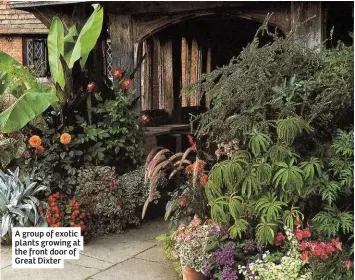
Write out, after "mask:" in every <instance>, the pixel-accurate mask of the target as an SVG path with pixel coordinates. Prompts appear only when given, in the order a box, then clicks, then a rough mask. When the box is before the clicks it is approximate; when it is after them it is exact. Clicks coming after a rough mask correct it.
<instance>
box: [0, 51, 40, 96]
mask: <svg viewBox="0 0 355 280" xmlns="http://www.w3.org/2000/svg"><path fill="white" fill-rule="evenodd" d="M0 73H1V75H0V96H1V95H2V94H3V93H4V92H5V91H7V92H9V93H12V94H14V95H15V96H19V95H21V94H22V90H21V89H30V88H34V87H36V84H37V82H36V79H35V77H34V76H33V75H32V74H31V73H30V72H28V71H27V69H26V67H24V66H23V65H22V64H20V63H19V62H18V61H17V60H16V59H14V58H13V57H11V56H10V55H8V54H7V53H4V52H0ZM4 73H6V74H4ZM18 77H20V78H18ZM15 78H17V79H15ZM16 92H18V94H15V93H16Z"/></svg>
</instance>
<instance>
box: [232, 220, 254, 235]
mask: <svg viewBox="0 0 355 280" xmlns="http://www.w3.org/2000/svg"><path fill="white" fill-rule="evenodd" d="M248 225H249V224H248V222H247V221H246V220H244V219H237V220H235V221H234V225H232V226H231V227H230V228H229V229H228V231H229V233H230V236H231V238H240V239H241V238H242V234H243V233H244V232H246V230H247V228H248Z"/></svg>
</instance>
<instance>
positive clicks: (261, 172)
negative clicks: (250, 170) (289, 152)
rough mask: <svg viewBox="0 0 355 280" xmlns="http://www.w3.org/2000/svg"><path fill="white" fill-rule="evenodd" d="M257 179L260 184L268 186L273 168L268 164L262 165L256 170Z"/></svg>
mask: <svg viewBox="0 0 355 280" xmlns="http://www.w3.org/2000/svg"><path fill="white" fill-rule="evenodd" d="M256 175H257V179H258V181H259V183H260V184H262V185H266V184H268V183H269V182H270V180H271V176H272V168H271V165H270V164H268V163H261V164H259V165H258V167H257V169H256Z"/></svg>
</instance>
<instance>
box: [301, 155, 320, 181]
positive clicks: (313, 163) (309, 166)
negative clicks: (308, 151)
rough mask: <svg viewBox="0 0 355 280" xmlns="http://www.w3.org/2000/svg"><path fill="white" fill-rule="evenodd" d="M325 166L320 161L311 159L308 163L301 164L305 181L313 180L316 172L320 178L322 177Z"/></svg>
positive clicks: (314, 158)
mask: <svg viewBox="0 0 355 280" xmlns="http://www.w3.org/2000/svg"><path fill="white" fill-rule="evenodd" d="M322 167H323V164H322V162H321V161H320V159H318V158H316V157H311V158H310V159H309V160H308V161H304V162H301V163H300V168H301V169H302V170H303V175H304V179H305V180H307V179H309V180H313V178H314V171H315V170H316V171H317V174H318V176H321V175H322Z"/></svg>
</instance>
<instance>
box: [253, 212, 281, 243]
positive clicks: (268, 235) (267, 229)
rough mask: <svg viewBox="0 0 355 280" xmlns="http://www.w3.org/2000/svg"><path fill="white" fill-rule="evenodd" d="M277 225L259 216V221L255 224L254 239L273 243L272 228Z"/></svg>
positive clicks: (273, 234)
mask: <svg viewBox="0 0 355 280" xmlns="http://www.w3.org/2000/svg"><path fill="white" fill-rule="evenodd" d="M276 226H277V224H275V223H271V222H268V221H267V220H265V218H264V217H261V222H260V223H259V224H258V225H257V226H256V240H257V241H258V242H259V243H261V244H264V245H267V244H274V236H275V233H274V229H273V228H275V227H276Z"/></svg>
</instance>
